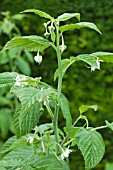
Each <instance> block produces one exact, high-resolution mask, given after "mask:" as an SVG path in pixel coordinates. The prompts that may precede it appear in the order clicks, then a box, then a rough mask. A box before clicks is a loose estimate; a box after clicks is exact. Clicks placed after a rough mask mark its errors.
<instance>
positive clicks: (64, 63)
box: [54, 57, 77, 81]
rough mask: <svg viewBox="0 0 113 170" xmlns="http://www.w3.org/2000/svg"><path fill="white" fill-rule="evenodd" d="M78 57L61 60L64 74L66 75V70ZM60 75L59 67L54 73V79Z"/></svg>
mask: <svg viewBox="0 0 113 170" xmlns="http://www.w3.org/2000/svg"><path fill="white" fill-rule="evenodd" d="M75 61H77V59H76V58H75V57H70V59H63V60H62V61H61V64H62V76H64V74H65V72H66V70H67V69H68V68H69V67H70V66H71V65H72V64H73V63H74V62H75ZM58 75H59V68H58V69H57V70H56V71H55V73H54V81H55V80H56V78H57V77H58Z"/></svg>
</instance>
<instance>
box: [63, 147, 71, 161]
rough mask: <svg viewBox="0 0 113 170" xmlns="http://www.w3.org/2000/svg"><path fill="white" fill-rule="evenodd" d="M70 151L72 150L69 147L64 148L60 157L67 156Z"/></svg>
mask: <svg viewBox="0 0 113 170" xmlns="http://www.w3.org/2000/svg"><path fill="white" fill-rule="evenodd" d="M70 152H72V150H70V149H69V147H68V148H66V150H64V152H63V153H62V154H61V159H62V160H64V158H68V157H69V154H70Z"/></svg>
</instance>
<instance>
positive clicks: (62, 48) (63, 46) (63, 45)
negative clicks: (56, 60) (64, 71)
mask: <svg viewBox="0 0 113 170" xmlns="http://www.w3.org/2000/svg"><path fill="white" fill-rule="evenodd" d="M66 48H67V47H66V45H65V44H64V38H63V35H62V45H60V50H61V53H63V52H64V50H65V49H66Z"/></svg>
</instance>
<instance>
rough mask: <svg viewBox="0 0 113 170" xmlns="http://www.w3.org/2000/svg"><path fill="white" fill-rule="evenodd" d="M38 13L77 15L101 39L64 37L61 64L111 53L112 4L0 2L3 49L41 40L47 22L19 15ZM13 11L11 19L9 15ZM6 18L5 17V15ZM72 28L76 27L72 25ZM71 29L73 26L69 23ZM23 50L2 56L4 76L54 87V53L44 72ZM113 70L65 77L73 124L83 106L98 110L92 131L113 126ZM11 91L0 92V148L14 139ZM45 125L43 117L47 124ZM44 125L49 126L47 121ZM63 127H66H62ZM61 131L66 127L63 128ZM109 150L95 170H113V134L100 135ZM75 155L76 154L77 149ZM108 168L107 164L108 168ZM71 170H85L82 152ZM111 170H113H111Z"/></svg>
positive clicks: (86, 33) (47, 55)
mask: <svg viewBox="0 0 113 170" xmlns="http://www.w3.org/2000/svg"><path fill="white" fill-rule="evenodd" d="M30 8H35V9H39V10H42V11H45V12H47V13H49V14H50V15H52V16H54V17H56V16H57V15H59V14H62V13H64V12H79V13H80V14H81V21H87V22H94V23H95V24H96V25H97V26H98V28H99V29H100V30H101V32H102V35H99V34H98V33H96V32H94V31H93V30H89V29H81V30H79V31H77V30H75V31H73V32H68V33H65V44H66V45H67V47H68V48H67V51H66V52H64V54H63V58H69V57H70V56H76V55H78V54H83V53H93V52H96V51H107V52H113V0H108V1H107V0H98V1H96V0H95V1H94V0H71V1H70V0H56V1H54V0H48V1H46V0H33V1H31V0H26V1H23V0H15V1H10V0H1V1H0V49H2V47H3V46H4V45H5V43H6V42H7V41H8V40H10V39H11V38H12V37H13V36H15V35H20V34H21V35H35V34H37V35H40V36H43V33H44V26H42V24H43V23H44V22H46V20H45V19H42V18H39V17H38V16H35V15H30V14H29V15H27V16H24V15H21V16H20V15H15V14H18V13H19V12H20V11H23V10H25V9H30ZM6 11H9V12H10V13H8V12H7V13H6ZM3 12H5V13H3ZM71 21H72V22H77V20H76V19H72V20H71ZM68 23H69V21H68ZM35 54H36V53H32V54H31V53H29V52H28V51H25V50H23V49H18V50H10V51H9V52H7V53H3V54H0V72H4V71H18V72H20V73H24V74H26V75H31V76H33V77H35V76H42V78H43V81H45V82H47V83H49V84H50V85H52V86H56V82H54V80H53V74H54V72H55V69H56V68H57V64H56V57H55V54H54V51H53V50H52V49H48V50H46V51H45V52H44V53H43V56H44V57H43V62H42V64H41V65H40V66H37V65H36V64H34V61H33V56H34V55H35ZM112 88H113V64H104V63H103V64H101V71H98V70H96V71H95V72H92V73H91V71H90V69H88V68H86V67H85V66H84V63H78V62H77V63H76V64H74V65H73V66H72V67H71V68H69V70H68V71H67V73H66V75H65V76H64V80H63V88H62V91H63V93H64V94H65V95H66V96H67V98H68V99H69V101H70V108H71V114H72V117H73V119H74V120H75V119H76V118H77V117H78V115H79V110H78V108H79V106H81V105H83V104H87V105H93V104H97V105H98V106H99V109H98V111H97V112H94V111H92V110H89V111H88V112H87V113H86V115H87V117H88V119H89V122H90V126H93V127H96V126H101V125H104V124H105V120H108V121H110V122H112V121H113V89H112ZM8 90H9V89H8V88H3V89H0V144H1V145H2V144H3V142H4V141H6V139H7V138H8V137H10V136H11V135H12V134H13V126H12V121H13V120H12V119H13V118H12V117H13V113H14V98H13V97H12V95H11V94H9V93H8ZM43 119H45V117H44V118H43ZM43 119H42V122H46V120H43ZM59 122H60V124H61V122H62V121H60V120H59ZM62 125H63V123H62ZM99 132H100V133H101V134H102V136H103V138H104V141H105V144H106V153H105V156H104V158H103V160H102V161H101V163H100V164H99V165H98V166H97V167H96V168H93V169H94V170H103V169H105V170H111V169H113V165H110V164H109V163H108V162H111V163H113V132H112V131H111V130H109V129H104V130H100V131H99ZM76 149H77V148H76ZM106 163H107V164H106ZM70 167H71V170H75V169H77V170H83V169H84V161H83V158H82V156H81V154H80V152H79V151H78V150H76V152H75V153H74V154H72V155H71V161H70ZM110 168H111V169H110Z"/></svg>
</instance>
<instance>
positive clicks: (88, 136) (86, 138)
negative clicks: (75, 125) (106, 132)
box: [75, 128, 105, 170]
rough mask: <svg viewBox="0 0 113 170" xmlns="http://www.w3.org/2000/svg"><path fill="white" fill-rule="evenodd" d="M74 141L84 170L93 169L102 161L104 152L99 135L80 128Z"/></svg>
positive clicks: (102, 142)
mask: <svg viewBox="0 0 113 170" xmlns="http://www.w3.org/2000/svg"><path fill="white" fill-rule="evenodd" d="M75 141H76V143H77V146H78V148H79V149H80V151H81V153H82V155H83V157H84V160H85V168H86V170H90V169H91V168H93V167H95V166H96V165H97V164H98V163H99V162H100V161H101V159H102V157H103V155H104V152H105V145H104V141H103V138H102V136H101V134H100V133H98V132H96V131H93V130H90V129H85V128H81V129H79V130H78V131H77V132H76V133H75Z"/></svg>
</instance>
